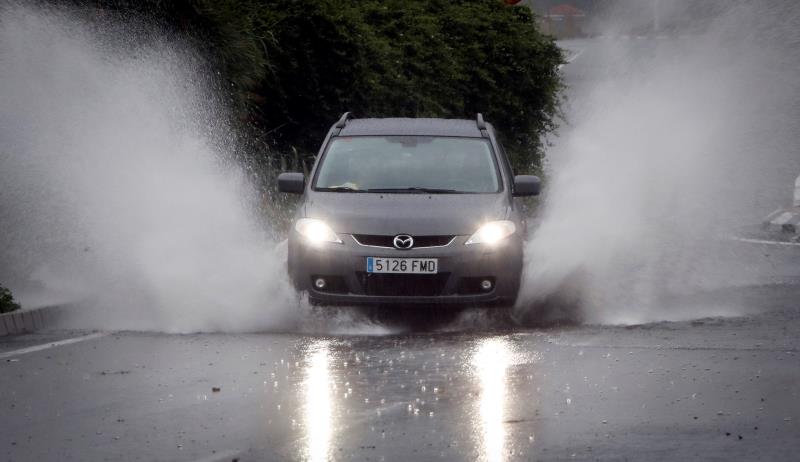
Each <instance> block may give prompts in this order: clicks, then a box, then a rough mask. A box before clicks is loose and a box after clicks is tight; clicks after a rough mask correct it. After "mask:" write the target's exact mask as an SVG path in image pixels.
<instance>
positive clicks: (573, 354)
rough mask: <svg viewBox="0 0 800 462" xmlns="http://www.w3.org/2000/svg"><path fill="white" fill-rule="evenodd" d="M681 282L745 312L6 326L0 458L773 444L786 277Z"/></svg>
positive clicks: (485, 452) (615, 456) (798, 349)
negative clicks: (199, 327)
mask: <svg viewBox="0 0 800 462" xmlns="http://www.w3.org/2000/svg"><path fill="white" fill-rule="evenodd" d="M697 298H699V299H702V298H711V299H714V300H716V301H718V302H724V300H734V299H735V300H739V301H744V302H745V303H746V304H747V305H748V306H749V307H750V309H751V314H749V315H745V316H740V317H732V318H706V319H696V320H693V321H686V322H661V323H655V324H645V325H637V326H618V327H614V326H593V325H588V326H576V325H567V326H561V327H559V326H555V327H548V328H540V329H533V328H524V329H521V328H516V329H512V328H507V329H488V330H480V329H479V330H467V331H462V332H450V333H443V332H432V333H424V334H423V333H413V332H412V333H408V332H407V333H401V334H390V335H379V336H366V335H339V336H329V335H298V334H268V333H264V334H193V335H166V334H151V333H134V332H111V333H105V334H106V335H103V334H101V335H92V336H85V334H86V333H85V332H78V331H60V332H53V333H49V334H36V335H35V336H20V337H13V338H8V337H7V338H4V339H3V340H2V343H0V354H2V358H3V359H2V361H0V388H2V390H3V393H2V394H0V409H2V414H3V419H2V423H1V424H0V459H2V460H181V461H183V460H185V461H192V460H313V461H319V460H387V461H389V460H484V461H501V460H563V459H571V460H695V459H703V460H754V459H759V458H760V459H765V460H789V459H791V458H792V455H793V454H795V453H796V451H797V450H798V449H799V448H798V446H800V441H799V440H798V438H797V434H798V428H797V425H798V421H800V399H798V398H800V358H799V357H798V355H800V340H798V337H797V332H798V331H800V306H798V304H797V301H798V300H800V278H797V279H796V280H795V282H794V283H788V282H784V283H780V284H768V285H761V286H752V287H740V288H730V289H727V290H724V291H718V292H715V293H709V294H704V295H702V296H698V297H697ZM84 336H85V337H84ZM76 337H77V338H78V339H77V340H76V341H75V342H72V343H70V342H65V341H64V340H65V339H71V338H76ZM51 341H52V342H59V341H60V342H61V343H55V344H52V345H51V344H50V342H51ZM33 344H36V345H45V349H41V350H37V351H28V350H29V349H30V347H31V345H33Z"/></svg>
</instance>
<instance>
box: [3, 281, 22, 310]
mask: <svg viewBox="0 0 800 462" xmlns="http://www.w3.org/2000/svg"><path fill="white" fill-rule="evenodd" d="M18 309H19V304H17V303H16V302H15V301H14V297H13V296H12V295H11V291H10V290H8V289H6V288H5V287H3V286H0V313H10V312H12V311H15V310H18Z"/></svg>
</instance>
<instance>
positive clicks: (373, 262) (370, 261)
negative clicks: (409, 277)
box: [367, 257, 439, 274]
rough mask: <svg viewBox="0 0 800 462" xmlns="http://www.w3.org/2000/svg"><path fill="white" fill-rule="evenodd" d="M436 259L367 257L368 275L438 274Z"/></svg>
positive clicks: (437, 261)
mask: <svg viewBox="0 0 800 462" xmlns="http://www.w3.org/2000/svg"><path fill="white" fill-rule="evenodd" d="M438 271H439V260H438V259H436V258H384V257H367V273H401V274H436V273H437V272H438Z"/></svg>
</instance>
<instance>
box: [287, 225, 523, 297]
mask: <svg viewBox="0 0 800 462" xmlns="http://www.w3.org/2000/svg"><path fill="white" fill-rule="evenodd" d="M340 238H341V239H342V243H341V244H334V243H323V244H322V245H320V246H312V245H310V244H308V243H307V242H306V241H305V239H303V238H302V237H301V236H299V235H297V234H296V233H292V235H291V236H290V237H289V255H288V263H289V273H290V275H291V277H292V281H293V283H294V285H295V288H296V289H298V290H300V291H303V292H306V293H308V296H309V298H310V299H311V301H312V302H316V303H321V304H331V305H365V304H367V305H383V304H407V305H439V304H448V305H464V306H470V305H507V306H508V305H513V304H514V302H515V301H516V297H517V293H518V291H519V284H520V274H521V272H522V247H523V243H522V240H521V239H520V237H519V236H518V235H513V236H510V237H509V238H507V239H505V240H503V241H502V242H500V243H498V244H497V245H495V246H489V245H485V244H477V245H464V242H466V240H467V238H468V236H456V238H455V239H454V240H453V241H452V242H451V243H450V244H449V245H447V246H444V247H429V248H415V249H411V250H397V249H393V248H386V247H371V246H365V245H361V244H359V243H357V242H356V241H355V240H354V239H353V238H352V236H351V235H347V234H343V235H340ZM367 257H391V258H436V259H438V273H437V274H436V275H405V274H402V275H401V274H392V275H386V274H374V273H372V274H371V273H367V272H366V268H367ZM316 278H323V279H326V281H328V286H327V287H326V288H325V289H323V290H320V289H318V288H316V287H315V286H314V284H313V281H314V280H315V279H316ZM485 279H489V280H491V281H492V288H491V289H490V290H483V289H482V288H480V282H481V281H483V280H485Z"/></svg>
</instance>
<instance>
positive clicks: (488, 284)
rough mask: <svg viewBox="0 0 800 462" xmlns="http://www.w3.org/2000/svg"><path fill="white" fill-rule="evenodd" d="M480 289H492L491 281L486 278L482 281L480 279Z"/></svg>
mask: <svg viewBox="0 0 800 462" xmlns="http://www.w3.org/2000/svg"><path fill="white" fill-rule="evenodd" d="M481 289H483V290H492V281H490V280H488V279H484V280H483V281H481Z"/></svg>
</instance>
